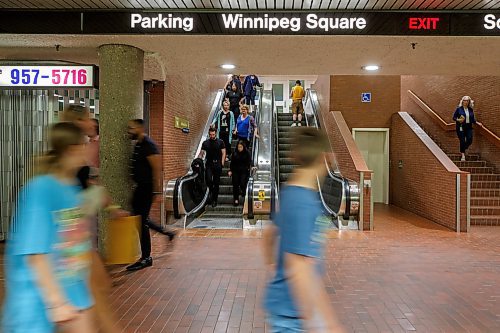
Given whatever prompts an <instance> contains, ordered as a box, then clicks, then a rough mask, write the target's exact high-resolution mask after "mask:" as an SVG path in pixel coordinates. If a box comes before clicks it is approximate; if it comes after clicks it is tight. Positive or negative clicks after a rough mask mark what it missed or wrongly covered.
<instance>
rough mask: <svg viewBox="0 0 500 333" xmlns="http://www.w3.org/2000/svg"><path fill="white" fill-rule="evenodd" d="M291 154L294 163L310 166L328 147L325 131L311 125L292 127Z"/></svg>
mask: <svg viewBox="0 0 500 333" xmlns="http://www.w3.org/2000/svg"><path fill="white" fill-rule="evenodd" d="M293 147H294V148H293V149H294V152H293V155H294V158H295V162H296V164H298V165H299V166H301V167H310V166H312V165H313V164H314V163H315V162H316V161H317V159H318V157H319V156H321V154H322V153H324V152H327V151H328V150H329V148H330V144H329V142H328V138H327V137H326V135H325V133H324V132H323V131H321V130H318V129H316V128H313V127H302V128H297V129H294V136H293Z"/></svg>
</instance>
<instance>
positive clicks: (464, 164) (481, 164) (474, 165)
mask: <svg viewBox="0 0 500 333" xmlns="http://www.w3.org/2000/svg"><path fill="white" fill-rule="evenodd" d="M455 165H456V166H457V167H459V168H471V167H472V168H478V167H486V166H487V164H486V161H455Z"/></svg>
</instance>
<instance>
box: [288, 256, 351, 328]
mask: <svg viewBox="0 0 500 333" xmlns="http://www.w3.org/2000/svg"><path fill="white" fill-rule="evenodd" d="M284 260H285V271H286V276H287V278H288V281H289V283H290V286H291V291H292V294H293V296H294V299H295V300H296V304H297V305H298V307H299V311H300V313H301V317H302V318H303V319H304V320H305V322H306V326H307V324H308V323H310V322H311V320H313V319H314V318H315V316H314V314H315V313H318V314H320V315H321V319H322V320H324V322H325V324H326V326H327V331H328V332H343V329H342V327H341V325H340V322H339V320H338V319H337V316H336V314H335V311H334V309H333V307H332V306H331V304H330V299H329V297H328V294H327V292H326V289H325V286H324V284H323V280H322V278H321V277H320V276H319V275H318V273H317V272H316V268H315V261H316V260H317V259H315V258H311V257H306V256H302V255H298V254H293V253H285V259H284Z"/></svg>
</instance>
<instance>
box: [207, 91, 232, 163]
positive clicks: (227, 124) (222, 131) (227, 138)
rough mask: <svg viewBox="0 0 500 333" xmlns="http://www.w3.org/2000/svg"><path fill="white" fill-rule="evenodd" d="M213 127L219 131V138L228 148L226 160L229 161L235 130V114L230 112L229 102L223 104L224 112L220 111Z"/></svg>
mask: <svg viewBox="0 0 500 333" xmlns="http://www.w3.org/2000/svg"><path fill="white" fill-rule="evenodd" d="M212 125H213V126H215V128H216V129H217V138H218V139H221V140H222V141H224V145H225V146H226V156H227V158H226V159H227V160H229V156H231V141H232V135H231V133H233V130H234V114H233V112H231V111H230V110H229V102H228V101H225V102H224V103H223V105H222V110H220V111H219V113H218V114H217V117H215V119H214V121H213V123H212Z"/></svg>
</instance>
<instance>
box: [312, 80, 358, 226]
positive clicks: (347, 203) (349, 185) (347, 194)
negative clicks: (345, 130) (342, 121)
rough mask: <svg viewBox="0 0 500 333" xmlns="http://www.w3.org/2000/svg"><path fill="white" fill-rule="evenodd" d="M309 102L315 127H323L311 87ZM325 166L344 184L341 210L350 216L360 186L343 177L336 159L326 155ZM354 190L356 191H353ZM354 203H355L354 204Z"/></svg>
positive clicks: (331, 175)
mask: <svg viewBox="0 0 500 333" xmlns="http://www.w3.org/2000/svg"><path fill="white" fill-rule="evenodd" d="M307 102H310V105H311V109H312V117H313V119H314V122H315V124H314V125H315V127H316V128H318V129H321V123H320V121H319V116H318V109H317V104H318V103H319V102H318V98H317V95H316V92H315V91H312V90H311V89H307V90H306V104H307ZM306 124H308V126H309V121H308V117H307V113H306ZM329 162H333V164H334V165H335V167H336V170H335V171H333V172H332V170H331V167H330V166H331V164H330V163H329ZM325 166H326V169H327V173H328V177H329V178H331V179H334V180H336V181H338V182H340V183H341V184H342V190H343V197H344V199H345V200H341V206H340V209H339V212H342V213H343V215H344V218H348V217H349V215H350V214H351V213H352V212H351V209H352V210H355V209H356V208H355V203H354V202H351V199H352V198H351V196H355V197H356V196H357V194H356V193H359V188H358V187H357V185H356V184H355V182H354V181H352V180H349V179H347V178H345V177H342V175H341V174H340V171H339V169H338V165H337V162H336V160H335V159H333V160H332V161H328V160H327V158H326V157H325ZM317 182H318V187H319V189H320V191H319V193H320V197H321V201H322V203H323V206H324V207H325V209H326V210H327V211H328V213H329V214H332V215H333V216H335V217H337V215H338V213H336V212H333V210H332V209H331V208H330V207H329V206H328V205H327V204H326V202H325V199H324V197H323V193H322V191H321V182H320V180H319V178H318V179H317ZM352 191H354V192H352ZM352 204H354V205H352ZM356 213H357V212H356Z"/></svg>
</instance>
